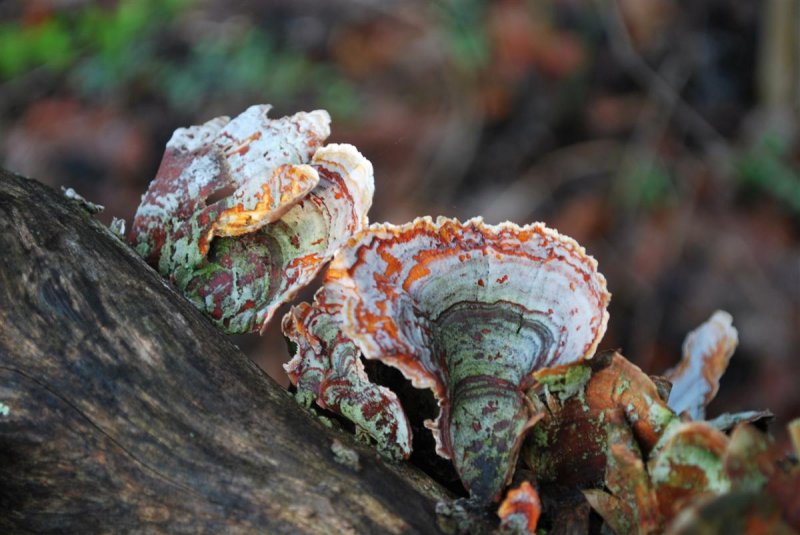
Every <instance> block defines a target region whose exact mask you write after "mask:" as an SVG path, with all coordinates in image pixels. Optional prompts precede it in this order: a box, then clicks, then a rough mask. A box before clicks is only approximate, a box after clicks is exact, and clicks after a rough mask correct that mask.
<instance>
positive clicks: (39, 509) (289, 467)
mask: <svg viewBox="0 0 800 535" xmlns="http://www.w3.org/2000/svg"><path fill="white" fill-rule="evenodd" d="M334 439H338V440H339V441H340V442H341V443H342V444H344V445H345V447H346V448H350V449H352V450H353V451H354V452H356V453H357V454H358V460H357V463H356V462H353V461H354V459H350V461H349V462H342V460H341V459H338V460H337V457H336V455H335V454H334V452H333V451H332V448H331V446H332V444H333V441H334ZM356 465H357V466H356ZM441 493H442V491H441V490H440V489H439V487H437V486H436V485H435V484H434V483H433V482H432V481H431V480H429V479H427V478H426V477H425V476H423V475H420V474H418V473H414V471H413V470H411V469H410V468H408V467H396V466H390V465H387V464H386V463H385V462H384V461H382V460H381V459H380V458H378V457H377V455H376V454H375V452H374V451H373V450H372V449H370V448H367V447H363V446H361V445H359V444H357V443H355V442H354V441H353V440H352V439H351V438H350V437H349V436H348V435H345V434H344V433H341V432H339V431H335V430H332V429H329V428H327V427H325V426H324V425H322V423H321V422H320V421H318V420H317V419H316V418H315V417H314V416H313V415H310V414H308V413H307V412H305V411H304V410H303V409H302V408H301V407H300V406H298V405H297V404H296V403H295V402H294V400H293V399H292V398H291V396H290V395H289V394H288V393H287V392H285V391H284V390H283V389H282V388H280V387H279V386H278V385H277V384H275V383H274V382H273V381H271V380H270V379H269V378H268V377H267V376H266V375H265V374H264V373H263V372H262V371H261V370H260V369H259V368H258V367H257V366H256V365H255V364H253V363H252V362H251V361H249V360H248V359H247V358H246V357H245V356H244V355H243V354H242V353H241V352H240V351H239V350H238V349H237V348H236V347H235V346H234V345H233V344H231V343H230V342H229V341H228V340H227V339H226V338H225V337H224V336H223V335H221V334H220V333H219V332H218V331H217V330H216V329H215V328H214V327H213V326H212V325H211V324H210V323H209V322H208V321H207V320H206V319H205V318H204V317H203V316H202V315H201V314H200V313H199V312H198V311H197V310H195V309H194V308H193V307H192V306H191V305H190V304H189V303H188V302H187V301H185V300H184V299H183V298H182V297H181V296H179V295H178V294H177V293H175V292H174V291H173V290H172V289H171V287H170V286H169V285H168V284H167V283H165V282H164V281H163V280H162V279H161V278H160V277H159V276H158V274H157V273H156V272H155V271H153V270H152V269H150V268H149V267H148V266H147V265H146V264H145V263H144V262H143V261H142V260H141V259H140V258H139V257H137V256H136V254H135V253H134V252H133V251H132V250H131V249H129V248H128V247H127V246H126V245H124V244H123V243H122V242H121V241H120V240H118V239H117V238H116V237H115V236H114V235H113V234H112V233H111V232H110V231H108V230H107V229H106V228H105V227H103V226H102V225H100V224H99V223H98V222H96V221H95V220H94V219H93V218H92V216H91V215H90V214H89V213H87V212H86V211H85V210H84V209H83V208H82V207H81V205H80V204H79V203H78V202H76V201H73V200H69V199H66V198H65V197H63V196H62V195H60V194H58V193H56V192H54V191H53V190H51V189H49V188H47V187H45V186H43V185H41V184H39V183H37V182H35V181H32V180H29V179H25V178H22V177H19V176H15V175H13V174H10V173H8V172H5V171H1V170H0V532H3V533H18V532H37V533H38V532H48V531H59V532H62V531H63V532H71V533H91V532H98V531H104V532H109V531H110V532H126V531H171V532H174V531H177V532H200V531H203V532H251V531H258V532H268V533H297V532H300V533H400V532H412V533H413V532H423V533H431V532H434V531H436V530H437V528H436V515H435V512H434V510H435V503H436V499H437V496H441Z"/></svg>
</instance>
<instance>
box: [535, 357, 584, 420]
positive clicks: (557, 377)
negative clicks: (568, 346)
mask: <svg viewBox="0 0 800 535" xmlns="http://www.w3.org/2000/svg"><path fill="white" fill-rule="evenodd" d="M591 376H592V370H591V368H589V366H587V365H585V364H576V365H573V366H569V367H567V368H565V369H564V371H563V372H562V373H553V374H548V375H545V376H543V377H541V378H540V379H539V382H540V383H541V384H542V385H543V386H544V387H545V389H546V390H547V391H548V392H550V393H552V394H556V395H558V399H559V400H560V401H561V402H564V401H566V400H568V399H569V398H571V397H573V396H575V395H576V394H578V395H579V396H580V399H581V401H583V399H584V398H583V396H584V387H585V386H586V383H587V382H588V381H589V378H591ZM587 409H588V407H587Z"/></svg>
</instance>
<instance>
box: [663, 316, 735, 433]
mask: <svg viewBox="0 0 800 535" xmlns="http://www.w3.org/2000/svg"><path fill="white" fill-rule="evenodd" d="M738 343H739V334H738V333H737V331H736V328H735V327H733V318H732V317H731V315H730V314H728V313H727V312H724V311H722V310H717V311H716V312H714V314H713V315H712V316H711V317H710V318H709V319H708V320H707V321H706V322H705V323H703V324H702V325H700V326H699V327H698V328H697V329H695V330H693V331H692V332H690V333H689V334H688V335H687V336H686V339H685V340H684V342H683V358H682V359H681V362H680V363H679V364H678V365H677V366H676V367H675V368H673V369H672V370H670V371H668V372H667V373H666V374H665V376H666V378H667V380H669V382H671V383H672V391H671V392H670V396H669V405H670V407H672V409H673V410H674V411H675V412H677V413H678V414H680V413H683V412H684V411H685V412H687V413H688V414H689V416H691V417H692V419H694V420H702V419H704V418H705V414H706V406H707V405H708V404H709V403H710V402H711V400H712V399H714V396H716V395H717V391H718V390H719V380H720V378H721V377H722V375H723V374H724V373H725V370H726V369H727V367H728V362H729V361H730V359H731V356H732V355H733V352H734V350H735V349H736V346H737V345H738Z"/></svg>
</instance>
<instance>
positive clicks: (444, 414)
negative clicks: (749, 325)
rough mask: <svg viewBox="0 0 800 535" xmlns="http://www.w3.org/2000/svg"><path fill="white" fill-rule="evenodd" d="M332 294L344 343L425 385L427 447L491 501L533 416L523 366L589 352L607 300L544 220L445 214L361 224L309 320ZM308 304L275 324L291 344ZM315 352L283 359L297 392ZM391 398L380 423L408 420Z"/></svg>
mask: <svg viewBox="0 0 800 535" xmlns="http://www.w3.org/2000/svg"><path fill="white" fill-rule="evenodd" d="M331 295H336V303H337V304H336V315H338V316H339V319H338V320H336V321H337V322H338V331H340V332H341V333H343V335H344V337H346V338H347V339H348V340H349V341H348V342H347V343H348V344H353V345H354V347H355V348H357V349H358V350H359V351H360V352H361V354H362V355H363V356H364V357H365V358H367V359H375V360H379V361H381V362H383V363H385V364H388V365H390V366H393V367H395V368H397V369H399V370H400V371H401V372H402V373H403V375H404V376H405V377H406V378H407V379H409V380H410V381H411V383H412V384H413V385H414V386H415V387H417V388H428V389H431V390H432V391H433V394H434V396H435V397H436V400H437V401H438V404H439V406H440V414H439V416H438V418H437V419H436V420H435V421H429V422H427V423H426V426H427V427H428V428H429V429H430V430H431V431H432V432H433V434H434V437H435V439H436V444H437V453H438V454H439V455H441V456H442V457H445V458H448V459H451V460H452V462H453V465H454V467H455V469H456V471H457V473H458V475H459V477H460V478H461V481H462V482H463V484H464V486H465V487H466V488H467V489H468V490H469V492H470V495H471V496H472V498H473V499H474V500H476V501H478V502H481V503H488V502H491V501H492V500H495V499H497V498H499V496H500V494H501V492H502V490H503V488H504V486H505V485H506V484H507V483H508V481H509V479H510V477H511V475H512V473H513V470H514V466H515V464H516V461H517V457H518V454H519V451H520V447H521V446H522V443H523V440H524V437H525V434H526V432H527V431H528V430H529V429H530V428H531V427H532V426H533V425H534V424H535V423H536V421H537V420H538V419H539V418H541V417H542V414H541V413H537V412H536V411H535V410H534V407H533V405H532V404H531V402H530V400H529V399H528V398H527V397H526V391H527V390H528V389H529V388H530V387H531V386H533V384H534V381H535V379H534V376H533V373H534V372H535V371H537V370H540V369H543V368H546V367H552V366H559V365H564V364H568V363H573V362H578V361H582V360H584V359H586V358H589V357H591V356H592V355H593V354H594V351H595V349H596V347H597V344H598V342H599V340H600V338H601V337H602V335H603V333H604V332H605V328H606V322H607V319H608V313H607V312H606V306H607V304H608V301H609V298H610V296H609V294H608V292H607V291H606V282H605V279H604V278H603V276H602V275H601V274H600V273H598V271H597V264H596V262H595V261H594V259H592V258H591V257H590V256H588V255H586V253H585V251H584V249H583V248H582V247H580V246H579V245H578V244H577V243H575V242H574V241H573V240H571V239H570V238H567V237H565V236H562V235H560V234H558V233H557V232H555V231H553V230H552V229H549V228H547V227H545V226H544V225H542V224H535V225H529V226H522V227H520V226H517V225H513V224H510V223H506V224H503V225H499V226H491V225H485V224H484V223H483V222H482V221H481V220H480V219H473V220H470V221H467V222H465V223H460V222H458V221H456V220H450V219H444V218H440V219H438V220H436V221H433V220H431V219H430V218H421V219H417V220H416V221H414V222H412V223H409V224H407V225H402V226H393V225H373V226H371V227H369V228H368V229H367V230H365V231H363V232H361V233H359V234H358V235H357V236H356V237H355V238H353V239H352V240H351V241H350V243H348V245H347V247H345V248H343V249H342V250H340V251H339V253H338V254H337V255H336V256H335V257H334V260H333V262H332V264H331V267H330V269H329V270H328V272H327V275H326V278H325V286H324V288H323V289H322V290H321V291H320V293H319V294H318V295H317V299H316V302H315V304H314V305H312V306H311V309H312V310H313V309H316V310H318V311H319V312H317V313H316V315H315V316H316V317H319V316H320V315H322V314H325V313H326V305H327V304H328V303H329V302H330V296H331ZM327 310H329V307H327ZM308 311H309V308H307V306H301V307H299V308H296V309H294V310H293V311H292V313H291V314H290V316H289V317H288V318H287V320H286V322H285V324H284V328H285V332H286V333H287V334H288V335H289V336H290V337H292V338H293V339H295V340H296V341H298V336H297V334H298V333H301V332H305V333H308V334H307V335H306V337H308V338H310V340H309V342H308V344H303V343H299V342H298V348H301V349H304V348H305V347H307V346H310V345H312V343H313V338H314V335H313V334H312V330H313V328H314V327H315V325H314V324H313V322H309V321H307V318H308V317H309V312H308ZM327 321H330V320H327ZM329 347H330V346H329ZM334 347H338V346H334ZM325 359H327V366H328V371H326V372H324V373H326V374H331V375H332V376H336V375H338V373H339V372H338V371H337V362H336V351H335V350H334V351H330V350H329V352H328V355H327V356H323V358H322V360H325ZM318 360H320V357H319V356H318V355H317V354H316V353H313V352H312V353H310V354H309V353H308V352H301V351H298V353H297V355H296V356H295V359H294V360H293V361H292V362H291V363H290V364H289V366H288V368H287V369H288V371H289V372H290V374H291V375H292V380H293V382H296V383H297V384H298V388H305V387H304V386H303V383H304V374H302V373H299V374H298V371H301V370H304V369H307V370H309V371H308V372H306V375H311V376H312V377H313V378H312V379H310V380H309V382H314V383H317V382H318V380H317V379H316V377H317V376H318V375H319V366H318V365H315V364H314V365H312V364H306V362H308V361H318ZM358 373H359V370H358V369H357V368H354V371H353V374H354V375H358ZM314 388H316V387H314ZM314 388H312V389H311V391H312V392H313V391H315V390H314ZM324 390H325V388H321V389H319V391H320V393H324ZM354 394H358V393H354ZM392 401H393V400H392ZM326 404H327V403H326ZM391 407H392V408H393V409H392V411H391V414H392V416H393V423H392V424H391V425H390V426H389V429H391V430H392V431H393V430H395V429H399V428H401V427H402V428H403V429H407V426H405V427H403V425H402V424H403V422H404V421H405V418H404V417H403V415H402V413H401V412H399V411H397V410H394V404H392V405H391ZM387 417H388V415H387ZM356 423H357V424H359V425H361V426H363V427H365V428H368V423H367V422H359V421H357V422H356ZM378 442H379V443H381V442H382V441H381V440H380V439H379V440H378ZM404 447H405V446H404Z"/></svg>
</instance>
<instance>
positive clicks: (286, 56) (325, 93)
mask: <svg viewBox="0 0 800 535" xmlns="http://www.w3.org/2000/svg"><path fill="white" fill-rule="evenodd" d="M191 4H192V2H191V0H121V1H120V2H119V3H118V4H117V5H116V7H115V8H114V9H106V8H103V7H100V6H97V5H87V6H85V7H82V8H80V9H79V10H75V11H73V12H69V13H65V14H59V15H57V16H55V17H52V18H49V19H47V20H45V21H44V22H42V23H39V24H36V25H30V26H25V25H23V24H21V23H20V21H16V20H15V21H10V22H6V23H3V24H0V80H9V79H13V78H15V77H18V76H22V75H24V74H25V73H27V72H30V71H32V70H34V69H46V70H47V71H49V72H51V73H53V74H66V75H67V77H68V79H69V82H70V85H71V86H72V87H73V88H74V89H75V90H76V91H77V92H78V93H79V94H82V95H84V96H90V97H96V98H100V97H104V96H111V95H114V94H118V93H119V92H120V90H121V89H124V88H125V87H135V88H136V89H137V90H146V91H151V92H154V93H156V94H159V95H161V96H163V97H164V98H165V99H166V100H167V102H168V104H169V105H170V106H173V107H174V108H176V109H178V110H191V109H194V108H196V107H198V106H200V105H202V104H203V102H205V101H207V100H208V99H214V98H220V97H225V96H229V95H236V96H243V97H245V98H247V97H249V98H252V99H255V100H258V99H260V100H264V101H269V102H273V103H275V104H281V103H287V104H289V103H291V101H292V99H293V98H296V97H303V98H306V99H308V98H310V99H311V100H316V101H317V102H318V103H319V105H320V106H321V107H324V108H326V109H328V110H329V111H330V112H331V113H332V114H333V115H334V116H335V117H337V118H339V119H348V118H351V117H352V116H354V115H355V113H356V111H357V110H358V101H357V98H356V92H355V91H354V89H353V87H352V85H351V84H350V83H349V82H348V80H347V79H346V78H344V77H343V76H342V74H341V73H340V72H339V71H338V70H337V69H336V67H335V66H334V65H330V64H321V63H316V62H312V61H310V60H309V59H308V58H306V57H305V56H303V55H302V54H301V53H297V52H293V51H290V50H281V49H279V47H277V46H276V45H275V44H274V43H273V42H272V41H271V39H270V37H269V35H267V34H266V32H264V31H263V30H260V29H258V28H252V27H251V28H249V29H248V30H246V31H244V32H243V33H242V34H240V35H234V36H230V37H226V38H224V39H202V38H201V39H199V40H198V41H197V42H196V44H194V45H192V46H190V47H189V50H188V51H187V52H185V53H176V51H175V50H171V51H167V52H165V51H164V50H163V49H162V48H163V42H164V41H165V39H159V36H162V37H163V36H164V35H165V34H166V33H167V32H169V31H170V25H171V24H174V23H175V21H176V19H177V17H178V16H179V15H180V14H181V13H182V12H183V11H184V10H186V9H188V8H190V7H191Z"/></svg>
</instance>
